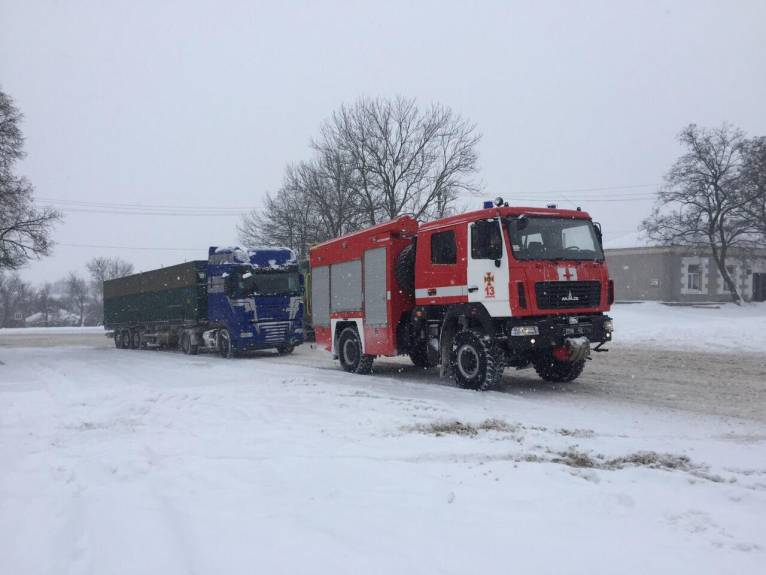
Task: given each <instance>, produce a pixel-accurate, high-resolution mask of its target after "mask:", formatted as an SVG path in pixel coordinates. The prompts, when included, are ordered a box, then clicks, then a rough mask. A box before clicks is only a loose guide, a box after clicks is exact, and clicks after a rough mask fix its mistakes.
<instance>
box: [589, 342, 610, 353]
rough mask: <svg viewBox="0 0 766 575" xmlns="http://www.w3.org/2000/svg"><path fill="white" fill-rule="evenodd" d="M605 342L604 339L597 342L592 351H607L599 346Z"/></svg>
mask: <svg viewBox="0 0 766 575" xmlns="http://www.w3.org/2000/svg"><path fill="white" fill-rule="evenodd" d="M605 343H606V342H605V341H602V342H599V344H598V345H597V346H596V347H594V348H593V351H602V352H603V351H609V350H608V349H601V346H602V345H604V344H605Z"/></svg>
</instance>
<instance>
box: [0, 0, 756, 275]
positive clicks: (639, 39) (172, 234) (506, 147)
mask: <svg viewBox="0 0 766 575" xmlns="http://www.w3.org/2000/svg"><path fill="white" fill-rule="evenodd" d="M764 22H766V2H764V1H763V0H754V1H751V2H745V1H730V2H724V1H719V2H701V1H696V0H695V1H688V2H678V1H672V2H671V1H667V2H622V3H620V2H582V1H580V2H569V1H562V2H531V1H529V2H489V1H481V2H445V1H434V2H414V1H413V2H401V3H400V2H394V1H390V0H387V1H386V2H369V3H365V2H318V1H312V2H286V1H279V2H276V1H272V2H265V3H259V2H254V1H252V0H248V1H243V2H226V1H211V2H199V1H198V2H195V1H192V0H185V1H178V2H164V1H160V0H153V1H147V2H141V1H138V0H131V1H130V2H75V1H63V0H61V1H53V2H42V1H34V0H17V1H12V0H0V29H1V30H2V32H1V33H0V87H1V88H2V89H3V90H4V91H5V92H7V93H9V94H10V95H11V96H12V97H13V98H14V99H15V100H16V103H17V105H18V106H19V107H20V108H21V110H22V112H23V113H24V115H25V120H24V124H23V130H24V133H25V135H26V151H27V153H28V157H27V159H26V160H25V161H24V162H23V163H22V164H21V165H20V172H21V173H22V174H24V175H26V176H27V177H29V179H30V180H31V181H32V182H33V183H34V185H35V186H36V189H37V196H38V197H39V198H40V201H41V202H45V203H53V204H56V205H58V206H59V207H61V208H62V209H64V211H65V220H64V222H63V223H62V224H60V225H59V226H58V227H57V228H56V231H55V239H56V240H57V242H58V245H57V247H56V249H55V253H54V255H53V256H52V257H49V258H46V259H44V260H41V261H39V262H35V263H33V264H32V265H30V266H29V267H27V268H26V269H25V270H24V271H23V276H24V277H26V278H27V279H29V280H32V281H34V282H40V281H44V280H55V279H58V278H59V277H61V276H62V275H64V274H65V273H66V272H67V271H69V270H71V269H79V270H84V263H85V262H86V261H87V260H88V259H90V258H91V257H93V256H96V255H119V256H120V257H123V258H125V259H127V260H130V261H132V262H133V263H134V264H136V267H137V268H138V269H151V268H153V267H158V266H160V265H170V264H173V263H177V262H180V261H183V260H185V259H204V258H205V257H206V249H207V246H208V245H222V244H232V243H235V242H236V240H237V237H236V230H235V226H236V224H237V221H238V217H237V216H236V213H237V212H238V211H239V210H244V209H246V208H248V207H256V206H258V205H259V203H260V200H261V198H262V197H263V194H264V193H265V192H267V191H274V190H275V189H276V188H278V186H279V184H280V181H281V178H282V174H283V170H284V167H285V165H286V164H287V163H288V162H294V161H298V160H301V159H304V158H307V157H308V156H309V149H308V143H309V140H310V138H311V137H312V136H314V135H315V134H316V133H317V130H318V127H319V125H320V123H321V122H322V121H323V120H324V119H325V118H326V117H327V116H328V115H329V114H330V113H331V112H332V110H333V109H335V108H336V107H338V106H339V105H340V104H341V103H344V102H346V103H347V102H351V101H353V100H354V99H356V98H357V97H359V96H361V95H370V96H378V95H381V96H394V95H398V94H400V95H403V96H412V97H416V98H417V99H418V100H419V102H420V103H422V104H424V105H426V104H428V103H430V102H433V101H438V102H441V103H443V104H446V105H448V106H450V107H452V108H453V109H454V110H455V111H456V112H458V113H459V114H461V115H463V116H465V117H467V118H469V119H470V120H472V121H474V122H475V123H476V124H477V125H478V128H479V130H480V131H481V133H482V134H483V139H482V142H481V145H480V147H479V154H480V164H481V180H482V181H483V184H484V187H485V191H486V193H485V195H486V197H488V198H491V197H495V196H497V195H501V196H503V197H505V198H506V199H507V200H509V201H510V202H512V203H513V204H521V205H544V204H545V203H547V202H549V201H556V202H558V203H559V204H560V205H562V206H566V207H569V206H574V205H581V206H582V207H583V209H585V210H587V211H589V212H590V213H591V214H592V215H593V216H594V219H597V220H599V221H600V222H601V223H602V225H603V227H604V230H605V232H606V234H607V238H610V237H611V238H614V237H618V236H623V235H625V234H628V233H631V232H633V231H634V230H635V229H636V226H637V225H638V224H639V223H640V221H641V219H642V218H643V217H645V216H646V215H647V214H648V213H649V211H650V208H651V205H652V200H651V194H652V193H653V192H654V190H655V189H656V185H657V184H658V183H659V182H661V181H662V175H663V174H664V173H665V171H666V170H667V168H668V167H669V166H670V164H671V163H672V161H673V159H674V158H675V157H676V156H677V155H678V153H679V148H678V145H677V143H676V140H675V137H676V135H677V133H678V132H679V130H680V129H681V128H682V127H683V126H684V125H686V124H688V123H690V122H696V123H698V124H701V125H706V126H710V125H719V124H721V123H722V122H724V121H728V122H731V123H733V124H735V125H737V126H739V127H741V128H743V129H744V130H745V131H747V132H748V133H750V134H754V135H755V134H757V135H764V134H766V36H765V35H764V31H763V30H764V28H763V24H764ZM480 199H481V198H474V199H470V200H469V201H470V203H472V204H475V205H476V206H479V204H480ZM115 204H130V205H131V206H135V205H141V206H145V207H146V209H145V210H144V211H143V212H139V214H140V215H136V214H134V213H131V214H125V213H119V212H122V211H126V209H125V208H121V207H120V206H117V205H115ZM155 206H177V211H176V212H171V213H173V214H175V215H146V212H147V211H149V212H152V211H166V208H156V207H155ZM196 207H200V209H199V210H195V211H194V213H195V214H203V215H189V212H190V211H192V210H194V208H196ZM211 207H215V208H218V209H217V211H218V212H219V213H218V214H214V213H212V212H213V211H214V210H213V209H210V208H211ZM129 209H130V210H135V208H133V207H130V208H129ZM171 210H172V208H171ZM104 212H106V213H104ZM181 212H183V213H181ZM179 213H181V215H178V214H179ZM90 246H110V247H90ZM138 248H144V249H138ZM177 250H178V251H177Z"/></svg>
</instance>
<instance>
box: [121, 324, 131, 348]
mask: <svg viewBox="0 0 766 575" xmlns="http://www.w3.org/2000/svg"><path fill="white" fill-rule="evenodd" d="M120 342H121V343H120V348H121V349H130V331H129V330H127V329H124V330H122V331H121V332H120Z"/></svg>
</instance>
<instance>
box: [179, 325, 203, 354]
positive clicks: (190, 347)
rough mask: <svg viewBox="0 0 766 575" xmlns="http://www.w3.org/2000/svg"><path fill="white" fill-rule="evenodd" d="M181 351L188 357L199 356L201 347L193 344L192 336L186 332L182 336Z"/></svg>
mask: <svg viewBox="0 0 766 575" xmlns="http://www.w3.org/2000/svg"><path fill="white" fill-rule="evenodd" d="M181 351H182V352H184V353H185V354H186V355H197V352H199V346H198V345H197V344H196V343H192V338H191V334H190V333H189V332H186V331H185V332H184V333H183V334H182V335H181Z"/></svg>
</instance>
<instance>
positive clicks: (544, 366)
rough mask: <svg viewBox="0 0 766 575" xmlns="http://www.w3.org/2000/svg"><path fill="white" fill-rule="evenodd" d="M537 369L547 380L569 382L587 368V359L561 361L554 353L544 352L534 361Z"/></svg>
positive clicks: (538, 373)
mask: <svg viewBox="0 0 766 575" xmlns="http://www.w3.org/2000/svg"><path fill="white" fill-rule="evenodd" d="M532 365H534V366H535V371H536V372H537V375H539V376H540V377H541V378H542V379H544V380H545V381H550V382H553V383H568V382H570V381H574V380H575V379H577V378H578V377H580V374H581V373H582V370H583V369H584V368H585V360H584V359H581V360H580V361H561V360H559V359H556V358H555V357H554V356H553V353H552V352H550V351H548V352H543V353H541V354H539V355H538V356H537V357H536V358H535V359H534V360H533V361H532Z"/></svg>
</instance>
